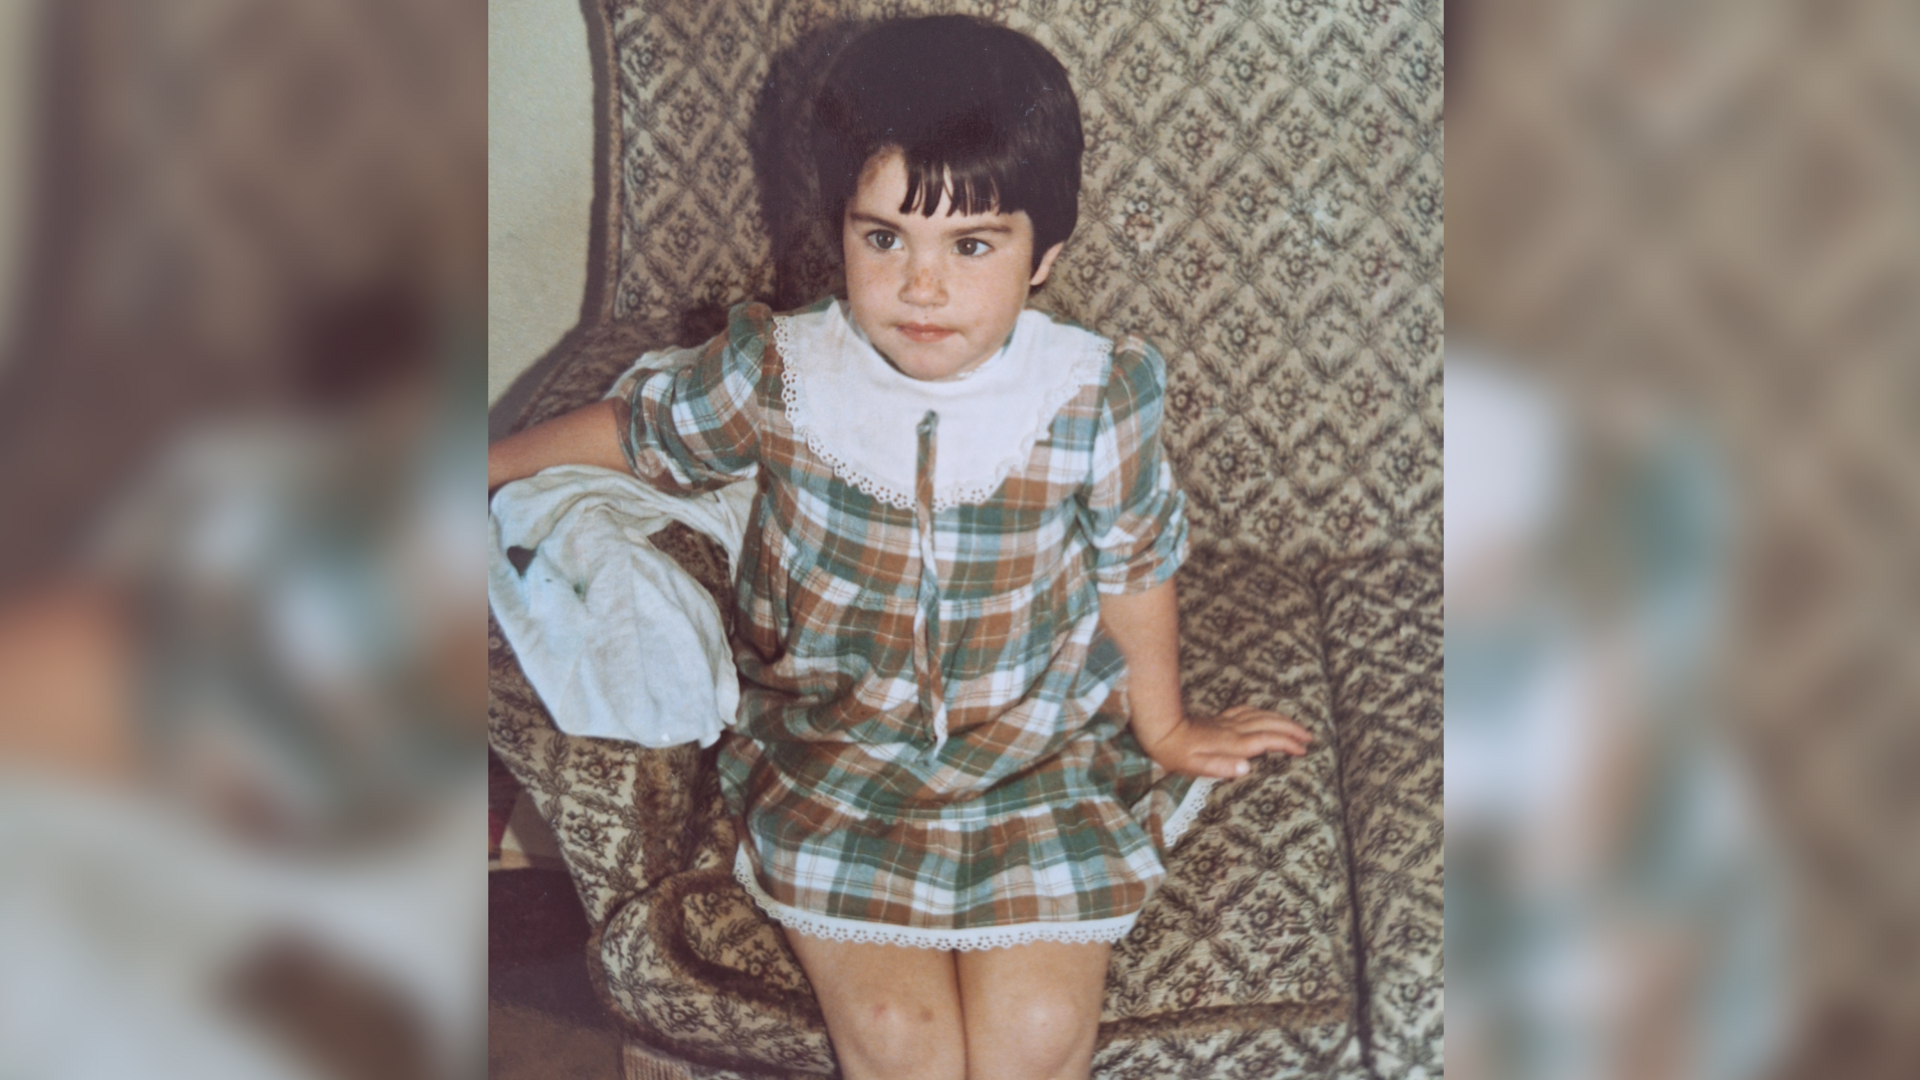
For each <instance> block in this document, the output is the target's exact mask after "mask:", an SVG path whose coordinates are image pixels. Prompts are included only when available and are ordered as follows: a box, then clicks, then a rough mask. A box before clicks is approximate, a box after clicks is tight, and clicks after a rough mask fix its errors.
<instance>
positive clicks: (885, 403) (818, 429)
mask: <svg viewBox="0 0 1920 1080" xmlns="http://www.w3.org/2000/svg"><path fill="white" fill-rule="evenodd" d="M845 306H846V301H844V300H838V299H836V300H835V301H833V302H832V303H830V304H827V305H826V306H825V307H824V308H822V309H820V310H818V311H804V312H801V313H799V314H795V315H781V316H778V317H776V318H775V319H774V321H773V337H774V343H775V345H776V346H777V347H778V348H779V350H780V359H781V363H782V372H781V379H782V386H781V397H782V399H783V400H784V401H785V403H786V411H787V419H788V421H789V422H790V423H792V424H793V429H794V432H795V434H796V435H798V436H799V437H800V438H803V439H805V440H806V443H807V446H808V447H809V448H810V449H811V450H812V451H813V452H814V453H815V454H817V455H819V456H820V458H821V459H823V460H824V461H826V462H827V463H828V464H830V465H832V466H833V471H834V472H835V473H837V474H838V475H839V476H840V478H841V479H842V480H845V481H846V482H847V483H849V484H852V485H853V486H855V487H857V488H859V489H860V490H861V491H863V492H866V493H867V494H868V495H870V496H872V497H873V498H875V499H877V500H879V501H880V502H883V503H886V504H887V505H888V506H893V507H898V508H900V509H903V510H908V509H912V508H913V490H914V469H915V468H916V463H917V459H918V456H919V443H918V436H917V434H916V428H917V426H918V425H919V423H920V419H921V417H923V416H925V415H926V414H927V411H928V410H932V411H934V412H936V413H939V414H940V431H939V435H938V439H939V442H938V446H937V451H938V452H937V453H936V454H935V458H934V471H933V508H934V509H935V510H946V509H949V508H951V507H954V506H958V505H961V504H962V503H981V502H985V501H986V500H987V499H988V498H989V497H991V496H992V495H993V493H994V492H995V491H996V490H998V489H999V487H1000V484H1001V483H1002V482H1003V481H1004V480H1006V478H1007V475H1008V474H1009V473H1011V472H1012V471H1013V470H1014V469H1016V468H1018V467H1019V466H1020V465H1022V464H1024V463H1025V462H1026V460H1027V457H1028V455H1030V454H1031V453H1032V452H1033V446H1034V444H1035V443H1036V442H1038V441H1039V440H1040V436H1042V435H1044V434H1045V433H1046V431H1047V428H1048V426H1049V425H1051V424H1052V423H1053V418H1054V416H1055V415H1056V414H1058V413H1059V411H1060V408H1061V406H1063V405H1065V404H1066V403H1067V402H1068V401H1070V400H1072V398H1073V396H1074V395H1075V394H1077V393H1079V392H1080V388H1081V387H1083V386H1087V385H1090V384H1094V383H1097V382H1098V381H1099V379H1100V373H1101V370H1102V368H1103V366H1104V362H1105V359H1106V357H1107V355H1108V354H1109V353H1111V351H1112V344H1111V343H1110V342H1108V341H1107V340H1106V339H1105V338H1103V337H1100V336H1099V335H1098V334H1094V333H1091V332H1089V331H1086V330H1082V329H1080V328H1079V327H1075V326H1066V325H1063V324H1061V323H1057V322H1054V321H1053V320H1052V319H1051V318H1049V317H1048V316H1047V315H1045V314H1044V313H1042V312H1038V311H1031V310H1030V311H1023V312H1021V313H1020V318H1019V320H1018V321H1016V322H1015V324H1014V330H1013V339H1012V341H1011V342H1010V343H1008V344H1007V345H1006V347H1004V348H1003V349H1001V351H1000V352H999V353H997V354H995V355H994V356H993V357H991V358H990V359H988V360H987V362H986V363H984V364H982V365H980V366H979V367H977V368H975V369H974V370H973V372H972V373H971V374H970V375H968V376H967V377H966V378H964V379H956V380H952V381H943V382H926V381H922V380H920V379H915V378H912V377H910V376H907V375H903V374H901V373H900V372H899V371H897V370H895V368H894V367H893V365H891V364H889V363H887V361H886V359H885V358H884V357H882V356H881V355H880V353H879V352H878V351H876V350H875V349H874V347H873V346H872V345H871V344H869V343H868V341H867V339H866V335H864V334H862V333H861V332H860V329H859V327H858V326H856V325H855V324H854V322H853V320H852V319H851V318H849V317H848V316H847V314H846V311H845Z"/></svg>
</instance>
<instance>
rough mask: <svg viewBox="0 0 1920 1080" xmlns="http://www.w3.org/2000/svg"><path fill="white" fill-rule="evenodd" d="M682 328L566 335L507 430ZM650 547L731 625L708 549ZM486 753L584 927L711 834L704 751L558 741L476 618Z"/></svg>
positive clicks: (586, 390)
mask: <svg viewBox="0 0 1920 1080" xmlns="http://www.w3.org/2000/svg"><path fill="white" fill-rule="evenodd" d="M685 329H686V328H684V327H672V328H669V327H662V326H656V325H651V324H648V323H643V322H615V323H606V324H602V325H598V326H590V327H584V328H580V329H577V330H576V331H575V332H574V333H572V334H569V335H568V337H567V340H565V341H563V342H562V343H561V344H560V345H558V346H556V352H555V354H554V355H553V356H552V357H550V358H549V360H547V361H543V362H542V364H541V365H540V367H541V369H542V370H543V371H544V372H545V374H543V375H540V376H538V379H539V382H538V385H537V386H536V387H535V389H534V391H533V395H532V397H531V398H530V400H529V401H528V403H527V405H526V406H525V407H524V408H523V409H521V410H520V413H519V415H518V416H517V417H516V418H515V420H514V423H513V427H514V428H516V429H517V428H523V427H526V426H529V425H531V424H535V423H538V422H540V421H541V420H544V419H547V418H549V417H552V416H555V415H558V414H560V413H563V412H566V411H567V410H569V409H573V408H577V407H579V406H581V405H585V404H589V403H591V402H593V401H595V400H597V399H599V397H600V396H601V395H602V394H604V393H606V390H607V388H608V387H609V386H611V385H612V384H613V381H614V380H615V379H616V378H618V377H619V375H620V374H621V373H622V372H624V371H625V370H626V369H627V368H628V367H630V366H631V365H632V364H633V362H634V361H635V360H636V359H638V358H639V356H640V354H641V353H643V352H646V351H647V350H648V349H655V348H662V347H665V346H667V345H671V344H672V343H674V342H675V341H678V340H680V339H681V338H683V337H685V336H687V335H686V334H683V333H681V332H680V331H681V330H685ZM653 544H654V546H655V547H657V548H658V549H660V550H661V551H662V552H664V553H666V554H667V555H668V556H669V557H671V558H673V559H674V560H675V561H677V562H678V563H679V564H680V565H681V566H682V567H683V568H685V569H686V571H687V572H688V573H690V574H692V575H693V577H694V580H696V581H698V582H700V584H701V585H702V586H703V587H705V588H706V590H707V591H708V592H709V593H710V594H711V595H712V596H713V597H714V600H715V602H716V603H717V604H718V605H719V608H720V611H721V612H722V613H723V617H724V618H726V619H727V621H728V623H729V628H730V623H731V612H732V610H733V600H732V594H733V584H732V579H731V574H730V572H729V569H728V566H727V556H726V553H725V552H724V551H722V550H721V548H720V547H719V545H717V544H715V543H714V542H713V541H711V540H709V539H707V538H706V537H703V536H701V535H699V534H697V533H695V532H693V531H692V530H690V529H688V528H686V527H685V526H684V525H680V524H677V523H676V524H673V525H669V526H668V527H667V528H665V529H663V530H661V531H660V532H659V533H657V534H655V535H654V537H653ZM487 741H488V743H489V745H491V746H492V747H493V749H494V752H495V753H496V754H497V755H498V756H499V758H500V760H501V761H502V762H503V763H505V765H506V766H507V769H508V770H509V771H510V772H512V773H513V775H514V779H516V780H517V781H519V783H520V785H521V786H522V787H524V788H525V789H526V791H527V793H528V795H529V796H531V797H532V799H533V804H534V808H535V809H537V810H538V811H539V812H540V816H541V817H542V818H544V819H545V820H546V822H547V824H548V825H549V826H550V827H552V829H553V833H554V836H555V837H556V839H558V841H559V844H560V853H561V856H562V857H563V858H564V859H565V860H566V864H567V869H568V871H569V872H570V873H571V874H572V876H573V881H574V885H575V887H576V888H577V889H578V890H579V893H580V900H581V903H582V904H583V905H584V906H585V908H586V913H587V918H588V920H589V921H590V923H591V924H592V925H593V926H595V927H599V926H601V925H603V924H604V923H605V921H606V919H607V917H608V916H609V915H610V914H611V913H612V912H613V911H615V910H616V909H617V908H619V907H620V905H622V904H623V903H625V902H626V901H628V900H629V899H631V898H632V897H634V896H636V895H638V894H639V893H641V892H643V891H645V890H646V889H647V888H649V887H650V886H652V885H654V884H656V883H658V882H659V881H662V880H664V879H665V878H666V877H668V876H670V875H672V874H675V873H678V872H679V871H681V870H683V869H686V868H687V866H688V865H689V861H690V860H691V859H692V858H693V857H694V855H695V853H696V851H697V850H698V848H699V846H700V843H701V840H702V838H703V837H704V836H705V834H706V833H707V832H708V831H709V829H710V828H711V826H712V824H713V823H712V821H711V820H709V819H710V818H711V817H712V812H711V808H710V807H709V806H707V805H706V802H705V800H704V799H703V797H702V792H703V790H704V789H703V783H702V781H703V778H704V777H706V776H707V775H708V774H711V773H712V771H713V751H712V749H709V750H706V751H702V750H701V749H700V748H698V747H695V746H690V745H689V746H676V747H668V748H665V749H660V750H650V749H647V748H645V747H641V746H638V745H636V744H632V743H625V742H618V741H614V740H608V739H591V738H581V737H576V736H571V735H567V734H565V733H564V732H562V731H560V729H559V728H557V727H555V726H554V724H553V720H552V718H551V717H550V716H549V715H548V714H547V710H546V707H545V706H544V705H542V704H541V702H540V699H539V696H538V695H537V694H536V693H535V692H534V690H533V687H532V686H530V685H528V683H527V680H526V676H525V675H524V674H523V673H522V672H521V670H520V664H519V661H518V660H516V659H515V657H514V655H513V650H512V648H511V647H510V646H509V645H508V644H507V642H506V639H505V637H504V636H503V635H502V634H501V632H500V627H499V625H498V624H496V623H495V622H494V620H493V617H492V615H491V613H489V615H488V617H487Z"/></svg>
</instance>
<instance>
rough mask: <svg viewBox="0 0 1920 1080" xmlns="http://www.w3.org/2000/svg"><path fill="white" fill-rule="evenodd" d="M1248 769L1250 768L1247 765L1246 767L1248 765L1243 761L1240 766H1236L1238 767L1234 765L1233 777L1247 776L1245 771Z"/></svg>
mask: <svg viewBox="0 0 1920 1080" xmlns="http://www.w3.org/2000/svg"><path fill="white" fill-rule="evenodd" d="M1248 768H1250V766H1249V765H1248V764H1247V763H1246V762H1244V761H1243V762H1241V763H1240V764H1238V765H1235V766H1234V767H1233V774H1234V775H1235V776H1245V775H1247V769H1248Z"/></svg>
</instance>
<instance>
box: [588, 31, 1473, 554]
mask: <svg viewBox="0 0 1920 1080" xmlns="http://www.w3.org/2000/svg"><path fill="white" fill-rule="evenodd" d="M597 2H598V3H599V4H600V10H599V11H598V12H597V14H598V15H599V16H600V19H601V23H600V25H598V26H596V27H594V29H593V33H594V35H595V41H594V45H595V49H596V52H597V53H598V63H599V65H600V68H601V76H602V78H601V83H602V93H603V96H604V100H603V105H602V108H603V110H604V111H603V117H602V123H601V127H602V132H601V138H602V143H603V150H604V155H603V168H604V169H605V170H606V174H605V176H604V177H603V188H604V190H603V192H602V198H601V200H600V202H599V207H600V217H599V219H598V222H597V224H596V232H597V236H598V247H599V253H600V254H599V261H598V263H597V265H596V267H595V268H594V272H593V275H592V276H593V279H594V285H593V290H594V294H595V295H594V296H593V297H590V302H589V305H588V308H589V310H590V311H593V310H597V311H598V312H599V313H600V314H599V317H600V318H602V319H605V320H641V321H645V322H647V323H650V324H653V325H663V326H679V327H685V328H687V330H686V334H685V336H689V337H691V336H696V335H697V333H698V332H701V331H706V332H710V330H711V329H714V328H717V326H718V318H719V315H720V313H721V312H723V311H724V310H725V308H726V307H727V306H729V305H730V304H732V303H736V302H738V301H740V300H744V299H762V300H767V301H769V302H771V303H774V304H775V305H776V306H777V307H785V306H792V305H795V304H799V303H803V302H805V301H808V300H811V299H813V298H814V297H815V296H817V295H820V294H822V293H824V292H826V291H828V290H830V289H832V288H834V287H835V286H836V285H837V284H838V282H837V280H836V266H835V264H836V261H837V260H836V259H835V258H833V257H832V255H831V253H830V252H829V251H828V250H827V249H826V247H825V239H824V238H823V237H822V236H821V235H820V234H819V232H818V230H817V229H816V227H815V226H814V225H813V224H812V223H811V222H810V221H807V220H805V218H804V216H803V215H801V214H796V213H792V212H788V211H786V210H784V209H780V208H781V207H786V206H791V205H804V202H805V200H806V198H807V195H806V192H807V187H806V185H807V180H806V178H805V168H804V164H803V160H802V159H801V158H800V157H799V155H798V153H797V151H798V147H799V145H800V138H799V136H800V132H802V131H803V125H804V123H805V122H806V119H807V118H806V111H807V110H806V99H807V97H808V96H809V92H808V84H809V82H810V80H811V79H812V78H813V77H815V76H817V74H818V73H819V71H820V70H821V68H822V67H823V64H824V60H825V58H826V57H827V56H829V55H831V52H832V50H833V48H834V47H835V46H837V45H838V44H839V43H840V42H842V41H844V40H845V39H846V38H847V36H848V35H849V34H850V33H851V32H852V30H853V29H854V28H855V27H856V26H857V23H858V21H859V20H864V19H872V18H878V17H884V16H887V15H891V14H899V13H902V12H910V13H936V12H938V13H945V12H962V13H970V14H977V15H983V16H986V17H989V18H993V19H996V20H998V21H1001V22H1004V23H1006V24H1007V25H1009V26H1012V27H1014V28H1015V29H1018V30H1021V31H1023V32H1025V33H1027V34H1030V35H1032V36H1033V37H1034V38H1036V39H1037V40H1039V41H1040V42H1041V43H1043V44H1045V45H1046V46H1047V47H1048V48H1050V49H1052V50H1053V52H1054V53H1055V55H1057V56H1058V57H1059V58H1060V60H1061V61H1062V63H1064V64H1065V65H1066V67H1067V70H1068V72H1069V74H1070V75H1071V77H1072V79H1073V84H1074V88H1075V91H1076V93H1077V94H1078V95H1079V98H1080V102H1081V110H1082V113H1083V119H1084V123H1085V127H1086V133H1087V154H1086V164H1085V173H1084V179H1083V194H1082V201H1081V215H1080V225H1079V228H1078V230H1077V231H1076V232H1075V234H1074V236H1073V238H1072V239H1071V240H1070V241H1069V242H1068V244H1067V248H1066V251H1065V252H1064V253H1063V254H1062V256H1061V258H1060V261H1059V264H1058V266H1057V267H1056V270H1055V272H1054V275H1053V278H1052V280H1051V281H1050V282H1049V283H1048V284H1047V286H1046V287H1045V289H1044V290H1042V292H1041V293H1040V294H1038V295H1037V296H1036V298H1035V301H1034V302H1035V304H1036V306H1039V307H1044V308H1049V309H1051V310H1054V311H1057V312H1059V313H1061V314H1063V315H1066V316H1068V317H1070V318H1073V319H1075V320H1077V321H1079V322H1082V323H1084V324H1086V325H1088V326H1091V327H1093V328H1095V329H1097V330H1100V331H1102V332H1106V333H1110V334H1118V333H1122V332H1135V333H1139V334H1141V335H1143V336H1145V337H1146V338H1147V339H1148V340H1150V341H1152V342H1153V343H1154V344H1156V345H1157V346H1158V347H1159V348H1160V349H1161V351H1162V352H1163V353H1165V354H1166V356H1167V360H1168V365H1169V366H1168V390H1169V394H1168V421H1167V439H1168V444H1169V449H1170V452H1171V456H1172V457H1173V460H1174V463H1175V466H1176V468H1177V469H1178V471H1179V473H1180V479H1181V483H1182V484H1183V486H1184V487H1185V489H1186V491H1187V492H1188V498H1189V509H1190V512H1191V517H1192V522H1193V527H1194V530H1195V538H1196V539H1197V540H1200V541H1203V542H1212V543H1220V544H1226V545H1235V546H1237V545H1246V546H1249V547H1257V548H1259V549H1261V550H1263V551H1266V552H1269V553H1272V554H1274V555H1277V556H1279V557H1283V558H1294V557H1302V556H1336V555H1353V554H1361V553H1369V552H1377V551H1381V550H1385V549H1390V548H1424V549H1429V550H1438V549H1439V547H1440V544H1441V478H1440V473H1441V444H1442V438H1441V430H1442V428H1441V425H1442V410H1441V382H1442V380H1441V362H1442V348H1441V334H1442V328H1443V319H1442V314H1441V305H1442V294H1443V288H1444V283H1443V276H1442V265H1441V261H1442V254H1443V250H1444V246H1443V232H1442V211H1441V206H1442V200H1441V184H1442V179H1441V171H1442V163H1443V156H1444V155H1443V150H1442V139H1441V104H1442V71H1443V61H1442V52H1441V19H1442V4H1441V3H1440V0H1039V2H1027V3H1019V4H1015V3H1010V2H994V0H973V2H953V0H948V2H932V3H919V4H903V3H897V2H876V3H859V2H854V0H844V2H838V3H835V2H829V0H812V2H783V0H597ZM764 204H771V205H772V206H773V207H774V208H775V209H774V210H773V213H772V214H771V215H768V216H763V213H762V208H763V205H764ZM769 219H770V220H771V221H772V223H773V225H774V227H773V228H769Z"/></svg>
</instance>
